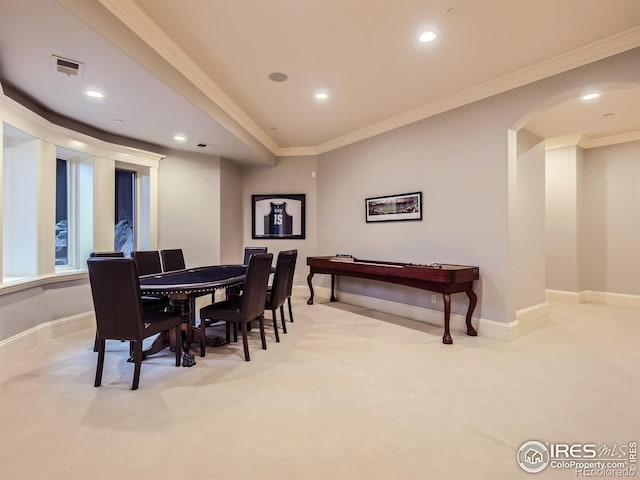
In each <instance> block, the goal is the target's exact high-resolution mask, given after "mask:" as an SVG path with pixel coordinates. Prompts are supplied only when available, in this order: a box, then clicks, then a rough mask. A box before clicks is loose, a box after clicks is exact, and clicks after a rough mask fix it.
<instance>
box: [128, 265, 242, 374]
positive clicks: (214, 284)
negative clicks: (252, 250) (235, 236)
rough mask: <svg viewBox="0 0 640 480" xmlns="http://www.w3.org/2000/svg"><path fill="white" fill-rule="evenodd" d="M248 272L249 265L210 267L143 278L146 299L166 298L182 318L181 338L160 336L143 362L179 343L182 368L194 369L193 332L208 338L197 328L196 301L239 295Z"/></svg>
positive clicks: (202, 325)
mask: <svg viewBox="0 0 640 480" xmlns="http://www.w3.org/2000/svg"><path fill="white" fill-rule="evenodd" d="M246 272H247V266H246V265H210V266H204V267H196V268H185V269H183V270H174V271H170V272H163V273H155V274H151V275H143V276H140V291H141V293H142V295H143V296H150V295H153V296H166V297H168V298H169V301H170V305H171V308H175V309H179V310H180V311H181V312H182V315H183V328H182V330H181V336H182V338H181V339H177V338H176V339H172V338H171V335H170V333H169V331H165V332H162V333H160V334H159V335H158V336H157V337H156V338H155V340H154V341H153V343H152V344H151V346H150V347H149V348H147V349H146V350H144V351H143V359H144V358H146V357H147V356H149V355H153V354H154V353H157V352H159V351H161V350H163V349H165V348H167V347H170V346H172V347H173V348H176V346H177V342H181V343H182V349H183V356H182V365H183V366H185V367H190V366H193V365H195V356H194V355H193V354H192V353H191V352H190V348H191V343H192V342H193V341H194V330H199V332H198V333H199V335H202V336H203V337H205V338H206V336H205V332H204V329H205V328H206V326H205V324H204V323H203V322H201V323H200V325H199V326H196V315H195V310H196V298H197V297H200V296H203V295H207V294H215V292H216V291H218V290H225V291H227V292H229V291H237V290H238V288H240V287H242V285H243V284H244V280H245V276H246ZM200 329H203V330H200ZM203 350H204V349H203V348H201V351H200V356H201V357H204V351H203Z"/></svg>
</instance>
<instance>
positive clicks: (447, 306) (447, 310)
mask: <svg viewBox="0 0 640 480" xmlns="http://www.w3.org/2000/svg"><path fill="white" fill-rule="evenodd" d="M442 297H443V298H444V336H443V337H442V343H444V344H445V345H451V344H452V343H453V340H452V339H451V333H449V319H450V317H451V295H450V294H448V293H443V294H442Z"/></svg>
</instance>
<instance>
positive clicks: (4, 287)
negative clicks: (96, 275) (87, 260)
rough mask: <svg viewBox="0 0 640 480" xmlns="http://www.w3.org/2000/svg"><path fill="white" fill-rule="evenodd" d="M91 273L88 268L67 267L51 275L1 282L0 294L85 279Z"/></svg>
mask: <svg viewBox="0 0 640 480" xmlns="http://www.w3.org/2000/svg"><path fill="white" fill-rule="evenodd" d="M88 276H89V274H88V272H87V271H86V270H76V269H70V268H69V269H65V271H64V272H57V273H55V274H51V275H43V276H40V277H30V278H23V279H20V280H15V281H11V282H6V283H2V284H0V296H2V295H6V294H8V293H14V292H19V291H21V290H28V289H29V288H34V287H39V286H41V285H48V284H51V283H60V282H72V281H74V280H83V279H86V278H88Z"/></svg>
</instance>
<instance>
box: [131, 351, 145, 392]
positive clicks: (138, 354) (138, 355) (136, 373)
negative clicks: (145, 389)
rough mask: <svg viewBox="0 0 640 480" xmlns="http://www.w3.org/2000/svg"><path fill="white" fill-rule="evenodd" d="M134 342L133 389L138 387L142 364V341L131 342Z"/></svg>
mask: <svg viewBox="0 0 640 480" xmlns="http://www.w3.org/2000/svg"><path fill="white" fill-rule="evenodd" d="M131 343H133V344H134V347H133V348H134V354H133V355H134V365H135V366H134V368H133V384H132V385H131V390H137V389H138V383H140V367H141V366H142V342H141V341H136V342H131Z"/></svg>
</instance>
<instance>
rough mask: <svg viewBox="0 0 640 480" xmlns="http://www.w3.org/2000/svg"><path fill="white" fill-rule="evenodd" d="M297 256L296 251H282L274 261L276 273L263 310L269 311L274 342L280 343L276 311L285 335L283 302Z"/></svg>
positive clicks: (285, 298)
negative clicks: (278, 313)
mask: <svg viewBox="0 0 640 480" xmlns="http://www.w3.org/2000/svg"><path fill="white" fill-rule="evenodd" d="M297 254H298V252H297V251H296V250H284V251H281V252H280V253H278V259H277V260H276V271H275V273H274V274H273V283H272V284H271V288H269V289H268V290H267V298H266V303H265V309H268V310H271V318H272V320H273V330H274V333H275V336H276V342H279V341H280V335H279V334H278V320H277V317H276V310H280V318H281V320H282V331H283V333H287V325H286V323H285V321H284V302H285V301H286V300H287V291H288V290H287V289H288V287H289V276H290V275H291V272H292V271H293V269H294V268H295V266H296V257H297Z"/></svg>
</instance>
